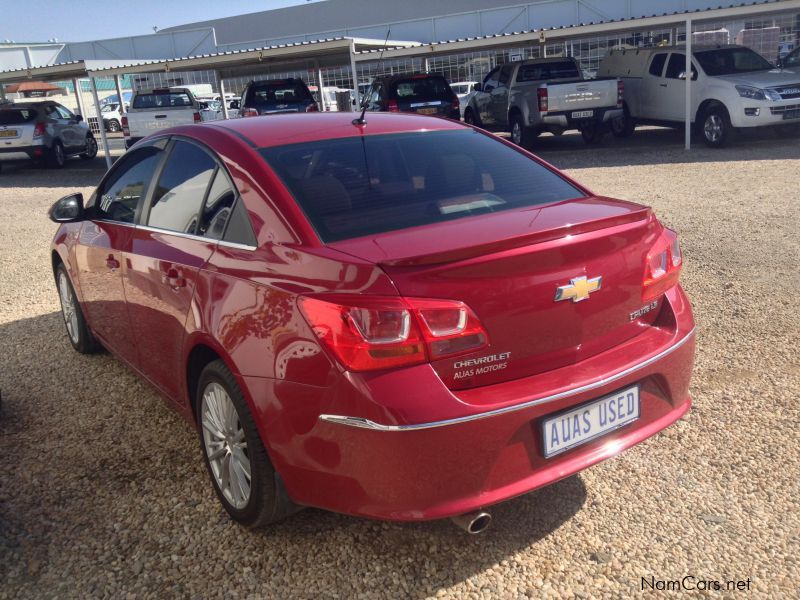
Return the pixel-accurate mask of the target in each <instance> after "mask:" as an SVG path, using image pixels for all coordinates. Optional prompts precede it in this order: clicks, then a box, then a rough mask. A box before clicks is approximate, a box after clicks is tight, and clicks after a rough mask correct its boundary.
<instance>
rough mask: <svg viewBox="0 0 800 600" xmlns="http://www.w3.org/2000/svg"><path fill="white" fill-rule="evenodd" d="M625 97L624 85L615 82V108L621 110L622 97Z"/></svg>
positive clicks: (621, 82) (620, 82)
mask: <svg viewBox="0 0 800 600" xmlns="http://www.w3.org/2000/svg"><path fill="white" fill-rule="evenodd" d="M624 95H625V83H624V82H623V81H622V80H620V81H617V108H622V97H623V96H624Z"/></svg>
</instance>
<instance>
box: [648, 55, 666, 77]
mask: <svg viewBox="0 0 800 600" xmlns="http://www.w3.org/2000/svg"><path fill="white" fill-rule="evenodd" d="M665 62H667V54H666V53H665V52H662V53H661V54H656V55H655V56H654V57H653V62H651V63H650V75H655V76H656V77H661V74H662V73H663V72H664V63H665Z"/></svg>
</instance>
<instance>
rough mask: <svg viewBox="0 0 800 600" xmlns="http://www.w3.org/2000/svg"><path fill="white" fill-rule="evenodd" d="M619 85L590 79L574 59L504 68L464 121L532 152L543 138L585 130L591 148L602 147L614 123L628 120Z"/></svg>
mask: <svg viewBox="0 0 800 600" xmlns="http://www.w3.org/2000/svg"><path fill="white" fill-rule="evenodd" d="M622 92H623V88H622V82H621V81H620V80H619V79H616V78H611V79H584V78H583V75H582V74H581V69H580V65H578V63H577V61H575V59H573V58H563V57H559V58H537V59H532V60H526V61H523V62H515V63H510V64H506V65H499V66H497V67H495V68H494V69H493V70H492V71H490V72H489V74H488V75H486V77H484V79H483V82H482V83H478V84H476V85H475V87H474V92H473V93H472V95H471V97H470V98H469V104H468V105H467V107H466V109H465V110H464V121H466V122H467V123H471V124H474V125H477V126H478V127H483V128H485V129H489V130H493V131H508V132H510V133H511V139H512V141H513V142H514V143H516V144H519V145H521V146H528V145H529V144H530V143H531V141H532V140H533V139H534V138H535V137H536V136H538V135H539V134H540V133H543V132H545V131H549V132H551V133H554V134H556V135H560V134H561V133H563V132H564V131H566V130H567V129H579V130H580V132H581V134H582V135H583V139H584V141H586V143H596V142H599V141H600V140H601V139H602V137H603V135H604V134H605V131H606V129H607V125H608V123H609V122H610V121H611V120H612V119H615V118H618V117H620V116H621V115H622Z"/></svg>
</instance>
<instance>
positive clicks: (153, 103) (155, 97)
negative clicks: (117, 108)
mask: <svg viewBox="0 0 800 600" xmlns="http://www.w3.org/2000/svg"><path fill="white" fill-rule="evenodd" d="M173 106H192V99H191V98H190V97H189V94H187V93H186V92H153V93H152V94H137V95H136V97H135V98H134V99H133V108H170V107H173Z"/></svg>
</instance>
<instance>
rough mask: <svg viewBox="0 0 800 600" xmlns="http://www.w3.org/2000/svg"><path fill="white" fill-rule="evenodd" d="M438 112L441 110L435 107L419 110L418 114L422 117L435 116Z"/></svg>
mask: <svg viewBox="0 0 800 600" xmlns="http://www.w3.org/2000/svg"><path fill="white" fill-rule="evenodd" d="M437 112H439V109H438V108H433V107H429V108H418V109H417V113H418V114H420V115H435V114H436V113H437Z"/></svg>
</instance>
